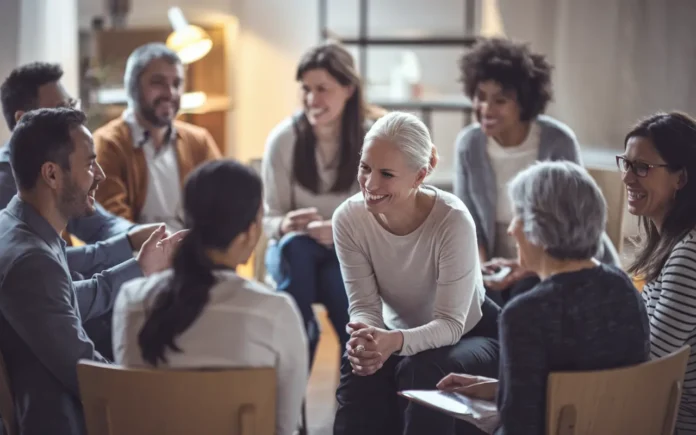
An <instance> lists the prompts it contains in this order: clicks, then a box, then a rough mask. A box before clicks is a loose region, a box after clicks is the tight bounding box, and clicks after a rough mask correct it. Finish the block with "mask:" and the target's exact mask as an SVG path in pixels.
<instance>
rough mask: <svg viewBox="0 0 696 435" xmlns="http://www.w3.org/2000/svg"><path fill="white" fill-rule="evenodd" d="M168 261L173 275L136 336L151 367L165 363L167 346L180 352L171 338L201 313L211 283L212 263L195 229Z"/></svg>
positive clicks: (213, 281)
mask: <svg viewBox="0 0 696 435" xmlns="http://www.w3.org/2000/svg"><path fill="white" fill-rule="evenodd" d="M172 263H173V269H174V275H173V276H172V278H171V280H170V281H169V283H168V285H166V286H165V288H164V289H163V290H162V291H161V292H160V293H159V294H158V295H157V297H156V298H155V302H154V305H153V307H152V310H151V311H150V313H149V315H148V316H147V319H146V321H145V324H144V325H143V328H142V329H141V330H140V334H139V335H138V344H139V345H140V352H141V355H142V357H143V360H145V361H146V362H147V363H148V364H150V365H152V366H157V365H158V364H159V363H160V362H162V363H167V358H166V357H165V353H166V351H167V350H168V349H171V350H173V351H176V352H181V349H180V348H179V347H178V346H177V345H176V343H175V342H174V340H175V339H176V338H177V337H178V336H179V335H181V334H182V333H183V332H184V331H186V330H187V329H188V328H189V327H190V326H191V324H193V322H194V321H195V320H196V319H197V318H198V316H199V315H200V314H201V312H202V311H203V308H204V307H205V305H206V304H207V303H208V300H209V299H210V289H211V288H212V287H213V285H214V284H215V276H214V275H213V264H212V262H211V261H210V260H208V257H207V256H206V255H205V252H204V248H203V243H202V242H201V239H200V236H199V234H198V233H197V231H196V230H195V229H193V230H191V231H190V232H189V233H188V234H187V235H186V236H185V237H184V239H183V240H182V241H181V243H180V245H179V248H178V249H177V251H176V253H175V254H174V259H173V262H172Z"/></svg>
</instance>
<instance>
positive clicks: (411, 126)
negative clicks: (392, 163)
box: [363, 112, 437, 174]
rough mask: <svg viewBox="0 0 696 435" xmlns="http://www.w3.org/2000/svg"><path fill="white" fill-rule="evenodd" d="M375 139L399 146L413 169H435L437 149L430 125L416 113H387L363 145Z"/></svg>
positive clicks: (367, 136) (429, 170) (375, 125)
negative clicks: (432, 138) (431, 136)
mask: <svg viewBox="0 0 696 435" xmlns="http://www.w3.org/2000/svg"><path fill="white" fill-rule="evenodd" d="M375 139H382V140H386V141H389V142H391V143H393V144H395V145H396V146H398V147H399V148H400V150H401V152H402V153H403V154H404V156H405V157H406V160H407V161H408V163H409V165H410V166H411V167H412V168H413V169H415V170H420V169H423V168H425V169H427V171H428V174H430V173H431V172H432V171H433V169H435V165H436V164H437V150H436V149H435V145H433V142H432V140H431V139H430V132H429V131H428V127H426V126H425V124H423V121H421V120H420V119H418V117H416V116H415V115H412V114H410V113H406V112H389V113H387V114H386V115H384V116H383V117H381V118H379V119H378V120H377V121H376V122H375V123H374V124H373V125H372V128H370V130H369V131H368V132H367V134H366V135H365V141H364V142H363V147H365V146H367V145H369V144H370V143H371V142H372V141H374V140H375Z"/></svg>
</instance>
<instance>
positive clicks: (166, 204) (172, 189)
mask: <svg viewBox="0 0 696 435" xmlns="http://www.w3.org/2000/svg"><path fill="white" fill-rule="evenodd" d="M123 119H125V121H126V123H127V124H128V126H129V127H130V130H131V135H132V136H133V146H135V147H136V148H140V147H141V148H142V149H143V154H144V155H145V161H146V162H147V193H146V195H145V202H144V203H143V208H142V210H141V211H140V218H139V220H138V223H141V224H149V223H153V222H164V223H165V224H166V225H167V229H168V230H170V231H172V232H174V231H179V230H181V229H183V227H182V223H181V222H180V221H179V219H178V218H177V211H178V208H179V204H180V202H181V180H180V177H179V160H178V157H177V151H176V131H175V130H174V127H172V128H171V129H170V131H169V133H168V134H169V136H168V139H167V142H166V143H165V144H163V145H162V148H160V149H159V150H155V145H154V144H153V143H152V138H150V137H148V134H147V131H146V130H145V129H143V127H142V126H141V125H140V124H139V123H138V121H137V119H136V117H135V114H134V113H133V111H132V110H130V109H129V110H126V111H125V112H124V113H123Z"/></svg>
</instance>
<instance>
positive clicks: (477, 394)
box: [437, 373, 498, 401]
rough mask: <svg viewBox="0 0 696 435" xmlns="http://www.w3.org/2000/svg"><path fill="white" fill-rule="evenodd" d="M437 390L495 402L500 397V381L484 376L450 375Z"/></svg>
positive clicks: (439, 383) (438, 384)
mask: <svg viewBox="0 0 696 435" xmlns="http://www.w3.org/2000/svg"><path fill="white" fill-rule="evenodd" d="M437 389H438V390H441V391H448V392H451V393H459V394H463V395H465V396H467V397H472V398H474V399H482V400H489V401H494V400H495V398H496V396H497V395H498V380H497V379H493V378H486V377H484V376H471V375H463V374H458V373H450V374H449V375H447V376H445V377H444V378H442V380H441V381H440V382H438V383H437Z"/></svg>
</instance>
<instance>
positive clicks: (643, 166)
mask: <svg viewBox="0 0 696 435" xmlns="http://www.w3.org/2000/svg"><path fill="white" fill-rule="evenodd" d="M616 166H618V167H619V170H620V171H621V172H623V173H624V174H625V173H626V172H628V171H629V170H630V171H631V172H633V173H634V174H635V175H636V176H638V177H641V178H642V177H646V176H647V175H648V172H649V171H650V170H651V169H652V168H667V167H669V165H651V164H650V163H643V162H632V161H630V160H628V159H626V158H625V157H623V156H616Z"/></svg>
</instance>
